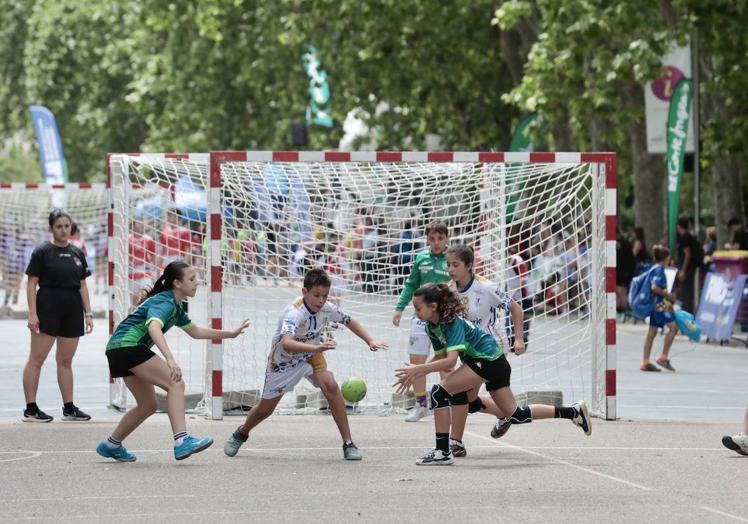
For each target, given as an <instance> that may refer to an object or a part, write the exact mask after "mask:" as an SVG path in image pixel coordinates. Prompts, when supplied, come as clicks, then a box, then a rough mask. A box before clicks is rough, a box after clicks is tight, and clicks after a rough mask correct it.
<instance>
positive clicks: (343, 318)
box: [223, 268, 387, 460]
mask: <svg viewBox="0 0 748 524" xmlns="http://www.w3.org/2000/svg"><path fill="white" fill-rule="evenodd" d="M330 286H331V282H330V278H329V277H328V276H327V274H326V273H325V272H324V271H323V270H322V269H319V268H316V269H312V270H310V271H308V272H307V273H306V275H304V284H303V288H302V289H301V293H302V296H301V297H299V298H298V299H296V300H295V301H294V302H292V303H291V304H289V305H288V306H287V307H286V309H285V310H284V311H283V314H282V315H281V318H280V320H279V321H278V328H277V330H276V332H275V335H274V336H273V342H272V350H271V352H270V357H269V358H268V366H267V371H266V372H265V386H264V388H263V390H262V400H260V403H259V404H257V405H256V406H254V407H253V408H252V409H251V410H250V412H249V415H247V419H246V420H245V421H244V424H242V425H241V426H239V428H238V429H237V430H236V431H234V433H233V434H232V435H231V437H229V439H228V441H226V444H224V446H223V452H224V453H226V455H228V456H229V457H233V456H234V455H236V454H237V452H238V451H239V448H240V447H241V446H242V444H244V443H245V442H246V441H247V437H248V435H249V432H250V431H252V429H254V428H255V427H256V426H257V425H258V424H259V423H260V422H262V421H263V420H265V419H266V418H268V417H269V416H270V415H271V414H272V413H273V411H274V410H275V408H276V406H277V405H278V403H279V402H280V400H281V398H283V395H285V394H286V393H288V392H289V391H293V388H294V387H295V386H296V384H298V383H299V381H300V380H301V379H302V378H306V379H307V380H309V382H311V383H312V384H313V385H314V386H316V387H318V388H320V389H321V390H322V394H323V395H325V398H327V402H328V403H329V405H330V411H331V412H332V417H333V419H334V420H335V424H337V426H338V430H339V431H340V436H341V437H342V438H343V457H344V458H345V459H346V460H361V452H360V451H359V450H358V448H357V447H356V445H355V444H354V443H353V441H352V440H351V429H350V427H349V425H348V415H347V414H346V408H345V400H344V399H343V395H342V394H341V393H340V388H339V387H338V383H337V382H336V381H335V377H334V376H333V374H332V372H330V371H328V370H327V362H326V361H325V357H324V355H323V353H324V352H325V351H329V350H331V349H335V347H336V342H335V341H334V340H329V339H328V340H323V336H322V335H323V330H324V328H325V324H327V322H328V321H329V322H336V323H339V324H343V325H345V326H347V327H348V329H350V330H351V331H353V333H354V334H355V335H356V336H358V337H359V338H360V339H361V340H363V341H364V342H366V345H367V346H369V349H370V350H371V351H377V350H378V349H383V348H386V347H387V345H386V344H385V343H383V342H380V341H378V340H375V339H374V338H372V337H371V336H370V335H369V333H367V331H366V330H365V329H364V327H363V326H362V325H361V324H360V323H359V322H358V321H357V320H355V319H352V318H351V317H349V316H348V315H346V314H345V313H343V312H342V311H341V310H340V309H339V308H338V307H337V306H335V305H333V304H332V303H330V302H328V301H327V298H328V295H329V294H330Z"/></svg>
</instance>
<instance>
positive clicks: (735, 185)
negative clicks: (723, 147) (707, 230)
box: [712, 153, 745, 249]
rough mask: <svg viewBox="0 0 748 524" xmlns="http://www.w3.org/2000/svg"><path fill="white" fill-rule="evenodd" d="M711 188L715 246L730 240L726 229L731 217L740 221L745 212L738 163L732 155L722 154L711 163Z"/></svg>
mask: <svg viewBox="0 0 748 524" xmlns="http://www.w3.org/2000/svg"><path fill="white" fill-rule="evenodd" d="M712 190H713V191H714V219H715V221H716V226H717V246H718V247H719V248H720V249H721V248H722V247H723V246H724V245H725V242H732V234H731V233H730V232H729V231H728V229H727V222H728V221H729V220H730V219H731V218H737V219H738V220H740V221H742V220H743V216H744V213H745V207H744V204H743V188H742V185H741V177H740V164H739V163H738V159H737V158H736V157H735V156H734V155H730V154H728V153H725V154H722V155H720V156H718V157H717V158H715V159H714V162H713V163H712Z"/></svg>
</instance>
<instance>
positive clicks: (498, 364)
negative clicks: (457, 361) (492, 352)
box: [461, 355, 512, 391]
mask: <svg viewBox="0 0 748 524" xmlns="http://www.w3.org/2000/svg"><path fill="white" fill-rule="evenodd" d="M461 359H462V362H463V363H464V364H465V365H466V366H469V367H470V369H472V370H473V371H475V372H476V374H478V375H479V376H480V377H481V378H483V379H485V381H486V391H494V390H497V389H501V388H507V387H509V379H510V378H511V376H512V366H510V365H509V361H508V360H507V359H506V356H504V355H501V356H500V357H499V358H497V359H496V360H483V359H478V358H475V357H468V356H465V357H461Z"/></svg>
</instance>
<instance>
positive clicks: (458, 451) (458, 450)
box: [449, 438, 467, 458]
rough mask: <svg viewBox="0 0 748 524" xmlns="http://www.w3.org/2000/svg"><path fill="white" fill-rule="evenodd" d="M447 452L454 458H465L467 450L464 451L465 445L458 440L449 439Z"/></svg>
mask: <svg viewBox="0 0 748 524" xmlns="http://www.w3.org/2000/svg"><path fill="white" fill-rule="evenodd" d="M449 451H451V452H452V456H453V457H455V458H462V457H467V449H465V445H464V444H463V443H462V442H460V441H459V440H455V439H453V438H451V439H449Z"/></svg>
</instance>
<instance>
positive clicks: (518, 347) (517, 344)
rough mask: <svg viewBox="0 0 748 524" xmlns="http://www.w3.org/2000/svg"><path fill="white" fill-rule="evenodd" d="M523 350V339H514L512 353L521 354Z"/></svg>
mask: <svg viewBox="0 0 748 524" xmlns="http://www.w3.org/2000/svg"><path fill="white" fill-rule="evenodd" d="M524 352H525V341H524V340H522V339H519V340H517V339H515V340H514V354H515V355H521V354H522V353H524Z"/></svg>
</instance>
